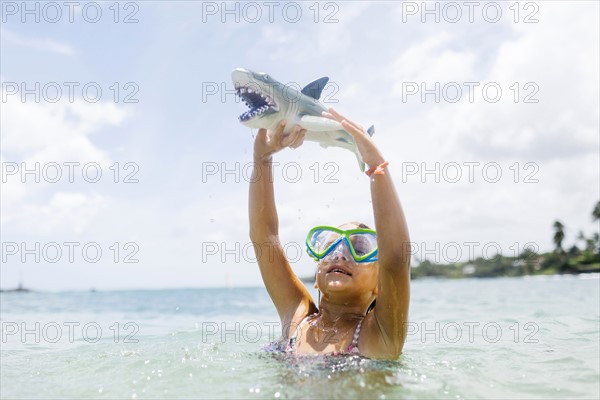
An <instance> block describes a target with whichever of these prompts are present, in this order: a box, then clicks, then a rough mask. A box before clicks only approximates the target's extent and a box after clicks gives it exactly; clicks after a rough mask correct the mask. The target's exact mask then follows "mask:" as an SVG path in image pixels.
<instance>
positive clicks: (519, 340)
mask: <svg viewBox="0 0 600 400" xmlns="http://www.w3.org/2000/svg"><path fill="white" fill-rule="evenodd" d="M311 290H312V289H311ZM313 293H314V291H313ZM0 296H1V298H0V299H1V310H0V311H1V322H2V341H1V343H0V344H1V349H0V353H1V369H0V379H1V381H0V387H1V389H0V395H1V397H2V398H28V399H31V398H44V399H59V398H60V399H64V398H107V399H108V398H110V399H116V398H124V399H132V398H138V399H141V398H162V399H170V398H173V399H175V398H249V399H263V398H269V399H272V398H280V399H284V398H340V399H342V398H343V399H348V398H375V399H400V398H422V399H431V398H447V399H462V398H519V399H524V398H544V399H546V398H556V399H558V398H595V399H597V398H599V397H600V372H599V369H600V367H599V364H600V310H599V307H600V281H599V276H598V275H597V274H596V275H579V276H550V277H532V278H497V279H464V280H418V281H414V282H413V283H412V294H411V307H410V323H409V324H408V325H407V341H406V344H405V346H404V352H403V355H402V356H401V357H400V359H399V360H398V361H393V362H391V361H374V360H369V359H366V358H362V357H357V356H352V357H349V356H346V357H318V358H295V357H290V356H286V355H283V354H280V353H272V352H268V351H265V350H264V347H265V345H267V344H268V343H269V342H270V341H272V340H275V339H277V338H278V337H279V335H280V333H281V329H282V327H281V326H280V325H279V320H278V318H277V314H276V312H275V309H274V307H273V305H272V304H271V301H270V299H269V297H268V295H267V293H266V291H265V289H264V288H260V287H259V288H232V289H225V288H224V289H193V290H192V289H189V290H153V291H114V292H62V293H36V292H30V293H19V292H13V293H10V292H8V293H2V294H1V295H0Z"/></svg>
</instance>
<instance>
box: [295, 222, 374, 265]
mask: <svg viewBox="0 0 600 400" xmlns="http://www.w3.org/2000/svg"><path fill="white" fill-rule="evenodd" d="M306 248H307V253H308V255H309V256H311V257H312V258H313V259H315V260H316V261H319V260H323V261H325V262H330V261H333V260H336V259H337V258H338V257H340V256H346V258H348V259H349V258H350V257H351V258H352V259H353V260H354V261H355V262H357V263H367V262H373V261H377V234H376V233H375V231H374V230H372V229H363V228H357V229H349V230H342V229H339V228H335V227H333V226H316V227H314V228H312V229H311V230H310V231H309V232H308V236H307V237H306Z"/></svg>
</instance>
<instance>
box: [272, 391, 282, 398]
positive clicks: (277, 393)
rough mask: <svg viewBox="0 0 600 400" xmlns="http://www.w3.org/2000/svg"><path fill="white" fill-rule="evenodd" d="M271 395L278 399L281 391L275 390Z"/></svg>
mask: <svg viewBox="0 0 600 400" xmlns="http://www.w3.org/2000/svg"><path fill="white" fill-rule="evenodd" d="M273 396H275V398H276V399H278V398H279V396H281V393H279V392H275V394H274V395H273Z"/></svg>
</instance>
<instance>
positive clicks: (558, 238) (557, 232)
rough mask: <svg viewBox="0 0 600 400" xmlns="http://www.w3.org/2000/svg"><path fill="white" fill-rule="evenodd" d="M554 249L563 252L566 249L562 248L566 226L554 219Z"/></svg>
mask: <svg viewBox="0 0 600 400" xmlns="http://www.w3.org/2000/svg"><path fill="white" fill-rule="evenodd" d="M553 226H554V246H555V249H554V251H555V252H556V253H559V254H562V253H564V250H563V248H562V242H563V240H564V239H565V230H564V229H565V226H564V225H563V224H562V223H561V222H560V221H554V225H553Z"/></svg>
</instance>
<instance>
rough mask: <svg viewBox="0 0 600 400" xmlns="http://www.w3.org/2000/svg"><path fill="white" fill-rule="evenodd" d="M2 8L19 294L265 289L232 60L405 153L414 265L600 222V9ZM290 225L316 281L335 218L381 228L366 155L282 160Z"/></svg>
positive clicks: (546, 4) (5, 201)
mask: <svg viewBox="0 0 600 400" xmlns="http://www.w3.org/2000/svg"><path fill="white" fill-rule="evenodd" d="M69 4H70V5H65V4H64V3H63V2H50V3H47V2H27V3H23V2H12V1H3V2H2V3H1V8H2V9H1V12H2V23H1V28H0V35H1V37H0V49H1V50H0V52H1V54H0V55H1V57H0V58H1V60H0V67H1V71H0V80H1V82H2V88H1V96H2V99H1V103H0V107H1V108H0V117H1V118H0V121H1V122H0V128H1V146H0V147H1V149H0V150H1V151H0V158H1V162H2V182H1V236H2V239H1V242H2V264H1V268H0V278H1V280H0V287H1V288H3V289H7V288H13V287H16V286H17V285H18V284H19V282H22V283H23V284H24V285H25V286H26V287H29V288H32V289H37V290H49V291H60V290H89V289H91V288H94V289H97V290H116V289H154V288H181V287H186V288H195V287H218V286H255V285H261V278H260V274H259V272H258V267H257V265H256V259H255V255H254V253H253V250H252V248H251V244H250V240H249V236H248V232H249V226H248V206H247V204H248V189H249V181H250V171H251V167H252V164H251V163H252V154H253V153H252V152H253V138H254V134H255V133H256V132H253V131H252V130H250V129H249V128H245V127H243V126H242V125H240V124H239V123H238V121H237V116H238V115H239V114H241V113H242V112H243V111H245V107H244V106H243V104H242V103H240V102H239V101H238V100H237V99H236V98H235V96H234V94H233V84H232V82H231V71H232V70H234V69H235V68H239V67H242V68H246V69H250V70H254V71H260V72H266V73H268V74H269V75H271V76H272V77H274V78H275V79H277V80H279V81H280V82H282V83H285V84H289V85H290V86H292V87H296V88H299V87H303V86H304V85H305V84H307V83H309V82H311V81H312V80H314V79H317V78H319V77H322V76H328V77H329V78H330V81H329V84H328V86H326V87H325V90H324V92H323V95H322V98H321V102H322V103H323V104H324V105H325V106H326V107H335V108H336V109H337V110H339V111H340V112H342V113H344V114H345V115H347V116H348V117H349V118H351V119H353V120H355V121H357V122H359V123H361V124H362V125H365V126H370V125H371V124H373V125H375V135H374V141H375V143H376V144H377V146H378V147H379V148H380V149H381V151H382V153H383V154H384V156H385V158H386V160H388V161H389V163H390V164H389V172H390V174H391V175H392V177H393V179H394V182H395V184H396V191H397V193H398V195H399V197H400V200H401V202H402V205H403V208H404V211H405V214H406V217H407V221H408V225H409V230H410V235H411V242H412V244H413V253H414V260H415V261H414V264H415V265H416V264H418V260H423V259H429V260H432V261H436V262H453V261H457V260H460V261H468V260H469V259H472V258H473V257H476V256H484V257H486V258H493V257H494V256H495V255H496V253H498V252H501V253H502V254H504V255H508V256H513V255H515V254H519V253H520V252H521V251H522V250H523V249H524V248H525V247H529V248H533V249H536V250H538V251H540V252H544V251H550V250H551V249H552V248H553V242H552V234H553V231H552V224H553V222H554V221H555V220H560V221H562V223H563V224H564V225H565V231H566V238H565V244H566V246H571V245H572V244H575V243H576V236H577V234H578V232H579V231H583V232H584V234H585V235H586V236H589V235H592V234H593V233H594V232H598V230H599V227H598V225H597V223H596V224H594V223H593V222H592V219H591V211H592V209H593V207H594V205H595V203H596V202H597V201H598V200H599V199H600V189H599V184H598V182H599V181H600V176H599V175H600V172H599V168H600V160H599V157H600V156H599V153H600V134H599V132H600V127H599V118H600V115H599V114H600V111H599V109H600V106H599V98H600V93H599V92H600V91H599V70H600V65H599V49H600V43H599V37H600V34H599V14H600V12H599V3H598V2H593V1H536V2H512V1H509V2H505V1H498V2H485V1H484V2H478V3H477V4H476V5H471V3H469V2H450V3H448V2H408V1H404V2H383V1H380V2H366V1H364V2H363V1H353V2H312V1H311V2H277V1H275V2H249V3H244V2H228V3H224V2H192V1H176V2H175V1H173V2H167V1H133V2H118V3H117V2H113V1H110V2H73V3H69ZM274 161H275V162H277V163H278V164H276V165H275V167H274V185H275V192H276V202H277V210H278V215H279V234H280V239H281V241H282V243H283V244H284V248H285V249H286V253H287V255H288V258H289V259H290V261H291V264H292V267H293V268H294V270H295V271H296V273H297V274H298V275H300V276H310V275H312V274H314V267H315V264H314V262H313V261H312V260H311V259H310V258H309V257H308V256H307V255H306V254H305V249H304V239H305V235H306V233H307V232H308V230H309V229H310V228H311V227H313V226H315V225H336V226H337V225H341V224H342V223H344V222H347V221H363V222H365V223H367V224H368V225H371V226H373V224H374V223H373V212H372V208H371V204H370V193H369V178H368V177H366V176H365V175H364V174H362V173H361V172H360V170H359V169H358V166H357V164H356V159H355V157H354V155H353V154H351V153H350V152H348V151H345V150H342V149H331V148H328V149H325V148H321V147H320V146H319V145H318V144H317V143H313V142H306V143H304V144H303V145H302V146H301V147H300V148H298V149H296V150H291V149H285V150H283V151H282V152H280V153H278V154H276V155H275V157H274Z"/></svg>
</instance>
